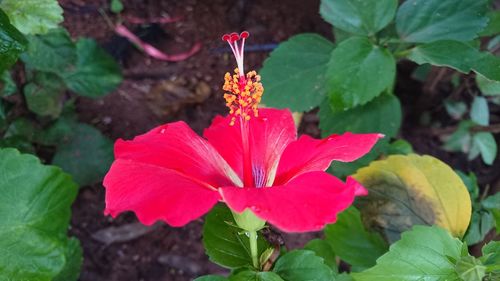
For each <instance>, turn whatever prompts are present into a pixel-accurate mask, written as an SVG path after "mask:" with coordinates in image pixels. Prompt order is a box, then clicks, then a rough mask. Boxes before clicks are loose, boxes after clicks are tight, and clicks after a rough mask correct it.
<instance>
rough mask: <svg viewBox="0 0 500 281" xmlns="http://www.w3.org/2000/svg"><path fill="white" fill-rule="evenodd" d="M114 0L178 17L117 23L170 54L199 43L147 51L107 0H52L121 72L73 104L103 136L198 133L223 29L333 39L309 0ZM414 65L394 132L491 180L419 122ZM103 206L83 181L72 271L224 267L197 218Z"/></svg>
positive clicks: (260, 39)
mask: <svg viewBox="0 0 500 281" xmlns="http://www.w3.org/2000/svg"><path fill="white" fill-rule="evenodd" d="M122 1H123V3H124V6H125V11H124V12H123V14H122V16H123V17H130V16H134V17H139V18H142V19H145V20H148V19H152V18H157V17H161V16H171V17H174V16H182V17H183V18H182V20H181V21H178V22H175V23H170V24H162V25H151V26H139V25H130V24H126V25H127V26H129V27H130V28H131V29H132V30H135V31H136V32H137V33H140V34H141V35H143V37H144V38H145V40H147V41H148V42H150V43H152V44H153V45H155V46H157V47H158V48H159V49H161V50H164V51H165V52H167V53H178V52H183V51H186V50H188V49H189V48H190V47H191V46H192V45H193V44H194V43H196V42H201V43H202V44H203V47H202V49H201V51H200V52H199V53H197V54H196V55H194V56H193V57H191V58H189V59H187V60H185V61H181V62H175V63H173V62H162V61H158V60H154V59H151V58H148V57H147V56H145V55H143V54H142V53H141V52H139V51H137V50H136V49H135V48H134V47H133V46H132V45H130V44H128V43H127V42H126V41H125V40H123V39H121V38H120V37H117V36H115V35H114V33H113V29H112V25H113V24H115V23H117V22H119V21H120V18H119V17H118V16H116V15H114V14H112V13H110V12H109V6H108V2H109V1H108V0H60V3H61V5H62V6H63V8H64V11H65V13H64V16H65V22H64V26H65V27H66V28H68V30H69V31H70V33H71V34H72V36H73V37H75V38H76V37H79V36H87V37H93V38H95V39H97V40H98V41H99V43H100V44H101V45H102V46H104V47H105V48H106V49H107V50H108V51H109V52H110V53H112V54H113V55H114V56H115V57H116V58H117V59H118V60H119V61H120V63H121V64H122V67H123V72H124V76H125V81H124V82H123V84H122V85H121V86H120V87H119V89H117V90H116V91H115V92H113V93H111V94H110V95H108V96H106V97H104V98H102V99H99V100H92V99H86V98H80V99H79V100H78V104H77V106H78V107H77V108H78V113H79V116H80V118H81V120H82V121H83V122H87V123H91V124H93V125H95V126H96V127H98V128H99V129H100V130H101V131H103V132H104V133H105V134H106V135H108V136H109V137H111V138H112V139H116V138H125V139H129V138H132V137H133V136H135V135H137V134H140V133H143V132H145V131H147V130H149V129H151V128H153V127H155V126H157V125H159V124H163V123H165V122H170V121H173V120H184V121H186V122H187V123H188V124H189V125H190V126H191V127H192V128H194V130H195V131H197V132H198V133H201V132H202V130H203V129H204V128H206V127H207V126H208V125H209V123H210V121H211V119H212V118H213V117H214V116H215V115H217V114H224V113H225V107H224V103H223V98H222V94H223V93H222V91H221V84H222V81H223V75H224V73H225V72H227V71H230V70H232V69H233V68H234V67H235V65H234V60H233V58H232V56H231V55H230V53H228V52H227V49H225V47H226V46H225V43H224V42H222V41H221V40H220V37H221V35H222V34H224V33H227V32H232V31H241V30H248V31H250V33H251V38H250V41H249V45H255V46H260V47H265V46H266V45H267V44H274V43H279V42H281V41H283V40H286V39H287V38H289V37H290V36H292V35H294V34H297V33H303V32H315V33H319V34H321V35H323V36H325V37H327V38H329V39H333V36H332V32H331V26H330V25H328V24H327V23H325V22H324V21H323V20H322V19H321V17H320V16H319V14H318V7H319V1H318V0H314V1H300V0H275V1H265V0H255V1H245V0H211V1H201V0H184V1H173V0H122ZM268 54H269V52H268V50H267V51H266V50H261V51H254V52H249V53H247V54H246V55H245V60H246V65H247V67H248V68H249V69H256V70H258V69H259V68H260V67H261V66H262V62H263V61H264V59H265V58H266V57H267V55H268ZM414 67H415V66H414V65H413V64H402V65H400V66H399V68H398V71H399V76H400V77H402V78H401V79H400V81H398V86H397V91H396V92H397V93H398V95H399V96H400V97H401V98H402V101H403V105H404V112H405V124H404V125H403V129H402V133H401V136H402V137H404V138H405V139H407V140H409V141H410V142H411V143H412V144H413V145H414V148H415V150H416V152H418V153H426V154H431V155H435V156H437V157H439V158H441V159H443V160H444V161H446V162H448V163H449V164H452V165H453V166H454V167H459V168H462V169H465V170H467V169H471V170H473V171H475V172H476V173H477V174H478V176H479V178H480V179H482V183H494V182H495V181H496V182H497V184H498V176H499V174H498V171H500V167H499V166H500V162H499V161H497V162H496V163H495V165H494V166H492V167H486V166H484V165H483V164H482V163H481V161H480V160H476V161H473V162H470V163H469V162H467V161H466V159H465V157H462V156H460V155H458V154H453V155H452V154H449V153H447V152H444V151H443V150H441V149H440V142H439V140H438V136H439V134H435V132H434V131H431V130H430V129H429V128H425V127H424V128H420V127H421V125H420V121H419V120H420V119H419V118H420V117H419V113H420V112H421V110H422V108H417V107H415V106H414V104H416V103H417V104H418V99H419V96H420V95H421V94H422V93H421V92H422V89H423V88H424V86H425V85H422V83H420V82H416V81H414V80H411V79H410V78H409V77H410V75H411V71H412V70H413V68H414ZM399 76H398V77H399ZM443 77H446V75H443ZM432 90H433V91H435V92H437V94H436V97H435V100H437V101H439V99H440V93H441V92H445V91H446V90H449V89H446V83H438V84H437V86H435V87H434V89H432ZM441 98H442V97H441ZM422 107H423V109H424V110H427V109H428V108H432V110H430V114H431V115H432V116H434V117H440V118H441V117H442V118H444V119H443V120H447V119H446V118H447V117H446V116H444V117H443V109H442V108H440V107H437V109H436V108H435V106H434V105H433V104H431V105H422ZM494 110H498V108H496V109H494ZM497 116H498V115H497ZM440 120H441V119H440ZM492 121H495V120H492ZM496 121H498V120H496ZM445 122H446V121H445ZM415 128H418V129H415ZM301 131H302V132H306V133H308V134H311V135H314V136H318V135H319V130H318V127H317V117H316V115H315V113H314V112H311V113H309V114H307V115H306V116H305V117H304V123H303V124H302V126H301ZM494 171H497V172H494ZM103 210H104V189H103V187H102V186H101V185H95V186H90V187H83V188H82V189H81V191H80V194H79V196H78V198H77V200H76V202H75V204H74V206H73V218H72V229H71V234H72V235H75V236H77V237H78V238H79V239H80V240H81V243H82V246H83V249H84V256H85V260H84V264H83V268H82V274H81V278H80V280H82V281H100V280H106V281H124V280H134V281H135V280H144V281H150V280H151V281H152V280H155V281H157V280H171V281H181V280H182V281H184V280H192V279H193V278H194V277H196V276H199V275H203V274H208V273H223V272H225V270H224V269H223V268H220V267H218V266H216V265H213V264H211V263H210V262H209V261H208V258H207V257H206V255H205V254H204V250H203V246H202V243H201V229H202V221H201V220H199V221H196V222H193V223H190V224H189V225H188V226H187V227H184V228H171V227H168V226H166V225H159V226H157V227H155V228H154V229H150V230H145V229H144V228H141V227H138V226H137V225H136V224H134V223H135V222H136V221H137V220H136V219H135V217H134V216H133V215H132V214H125V215H121V216H120V217H119V218H118V219H115V220H112V219H111V218H109V217H105V216H104V215H103ZM124 225H128V226H130V227H132V228H133V231H126V232H127V233H125V234H123V233H122V234H123V235H122V236H124V237H121V236H120V235H118V236H120V237H121V239H122V240H121V241H122V242H120V241H118V242H114V243H111V244H109V243H103V242H102V241H103V240H102V239H99V237H100V236H99V235H100V234H102V231H103V230H108V229H109V227H119V226H124ZM142 232H147V233H146V234H142V235H138V237H137V238H134V237H131V236H130V233H132V234H134V233H142ZM317 235H319V234H317V233H312V234H305V235H284V237H283V238H284V241H285V243H286V245H287V246H288V247H296V246H299V245H302V244H303V243H304V242H305V241H307V240H308V239H310V238H312V237H315V236H317ZM132 236H133V235H132ZM101 238H102V237H101Z"/></svg>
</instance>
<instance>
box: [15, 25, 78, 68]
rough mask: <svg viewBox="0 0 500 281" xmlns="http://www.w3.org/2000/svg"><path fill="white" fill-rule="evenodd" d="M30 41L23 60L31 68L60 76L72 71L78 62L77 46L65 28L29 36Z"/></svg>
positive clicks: (22, 57)
mask: <svg viewBox="0 0 500 281" xmlns="http://www.w3.org/2000/svg"><path fill="white" fill-rule="evenodd" d="M28 40H29V45H28V50H27V51H26V53H24V54H23V55H22V56H21V59H22V60H23V61H24V62H25V63H26V65H27V66H28V67H29V68H32V69H35V70H38V71H45V72H52V73H55V74H58V75H59V74H62V73H66V72H67V71H70V70H71V69H72V67H73V65H74V64H75V62H76V51H75V44H73V41H71V37H70V36H69V33H68V31H66V30H65V29H63V28H57V29H52V30H50V31H49V32H48V33H47V34H44V35H33V36H29V37H28Z"/></svg>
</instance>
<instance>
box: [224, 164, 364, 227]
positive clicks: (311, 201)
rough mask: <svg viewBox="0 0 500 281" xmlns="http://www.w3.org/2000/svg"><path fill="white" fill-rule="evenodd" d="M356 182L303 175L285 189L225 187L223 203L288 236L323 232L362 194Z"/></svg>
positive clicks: (315, 175) (314, 174)
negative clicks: (326, 226) (255, 217)
mask: <svg viewBox="0 0 500 281" xmlns="http://www.w3.org/2000/svg"><path fill="white" fill-rule="evenodd" d="M360 186H361V185H360V184H359V183H357V182H356V181H354V180H352V179H351V180H348V181H347V183H344V182H342V181H341V180H339V179H338V178H336V177H334V176H332V175H330V174H328V173H325V172H319V171H316V172H309V173H305V174H302V175H300V176H298V177H296V178H294V179H292V180H291V181H290V182H288V183H287V184H285V185H282V186H273V187H267V188H238V187H224V188H221V189H220V193H221V195H222V198H223V200H224V201H225V202H226V204H227V205H228V206H229V208H231V209H232V210H233V211H235V212H238V213H241V212H243V211H244V210H246V209H249V210H251V211H252V212H253V213H254V214H255V215H256V216H257V217H259V218H261V219H263V220H266V221H268V222H269V223H271V224H273V225H275V226H276V227H278V228H279V229H281V230H283V231H286V232H307V231H319V230H321V229H322V228H323V227H324V226H325V225H326V224H329V223H334V222H335V221H336V220H337V214H338V213H340V212H341V211H343V210H345V209H346V208H348V207H349V206H350V205H351V204H352V202H353V201H354V197H355V195H356V193H359V190H360Z"/></svg>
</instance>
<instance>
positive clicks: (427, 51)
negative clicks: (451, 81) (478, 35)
mask: <svg viewBox="0 0 500 281" xmlns="http://www.w3.org/2000/svg"><path fill="white" fill-rule="evenodd" d="M408 59H410V60H412V61H414V62H416V63H418V64H424V63H430V64H433V65H437V66H447V67H451V68H453V69H456V70H458V71H460V72H463V73H469V72H470V71H471V70H473V71H474V72H476V73H479V74H481V75H483V76H485V77H486V78H487V79H490V80H496V81H500V68H499V67H498V65H500V58H498V57H495V56H494V55H492V54H490V53H485V52H480V51H478V50H477V49H475V48H473V47H471V46H470V45H468V44H466V43H462V42H458V41H449V40H447V41H436V42H432V43H428V44H422V45H418V46H417V47H415V48H413V49H411V51H410V53H409V54H408Z"/></svg>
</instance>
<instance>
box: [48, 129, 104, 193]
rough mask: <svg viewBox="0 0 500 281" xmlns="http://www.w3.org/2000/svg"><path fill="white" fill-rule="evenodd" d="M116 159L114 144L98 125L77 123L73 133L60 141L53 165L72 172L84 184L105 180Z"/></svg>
mask: <svg viewBox="0 0 500 281" xmlns="http://www.w3.org/2000/svg"><path fill="white" fill-rule="evenodd" d="M112 162H113V143H112V142H111V140H109V139H108V138H107V137H105V136H104V135H102V133H101V132H99V130H97V129H96V128H94V127H92V126H90V125H87V124H83V123H75V124H74V127H73V135H72V136H71V137H69V138H67V139H65V140H60V143H59V145H58V146H57V151H56V154H55V155H54V158H53V159H52V164H54V165H57V166H59V167H61V168H62V169H63V170H64V171H66V172H68V173H70V174H71V175H72V176H73V178H74V179H75V181H76V182H77V183H78V184H80V185H89V184H93V183H96V182H98V181H100V180H102V177H103V176H104V175H105V174H106V172H107V171H108V169H109V167H110V166H111V163H112Z"/></svg>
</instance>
